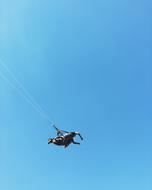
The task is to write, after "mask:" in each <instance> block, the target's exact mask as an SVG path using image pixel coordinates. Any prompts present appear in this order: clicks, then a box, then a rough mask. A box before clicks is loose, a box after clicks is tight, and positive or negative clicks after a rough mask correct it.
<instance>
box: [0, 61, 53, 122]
mask: <svg viewBox="0 0 152 190" xmlns="http://www.w3.org/2000/svg"><path fill="white" fill-rule="evenodd" d="M0 64H1V65H2V66H3V68H5V69H6V70H7V72H8V73H9V74H10V75H11V76H12V77H13V79H14V81H15V82H16V83H17V84H18V85H19V87H20V88H21V89H19V88H18V87H17V86H15V85H14V84H13V82H11V81H10V80H9V79H8V77H6V76H5V75H4V74H2V72H1V71H0V76H1V78H2V79H3V80H5V81H6V82H7V83H8V84H9V86H10V87H12V88H13V89H15V90H16V91H17V92H18V93H19V94H20V95H21V96H22V97H23V98H24V99H25V100H26V102H28V103H29V104H30V105H31V106H32V107H33V108H34V110H35V111H37V112H38V113H39V114H40V115H41V116H42V117H43V118H45V119H46V120H48V121H49V122H50V123H52V122H51V121H50V119H49V117H48V116H47V115H46V114H45V112H44V110H43V109H42V108H41V107H40V106H39V105H38V103H37V102H36V101H35V100H34V98H33V97H32V96H31V95H30V93H29V92H28V91H27V90H26V89H25V88H24V86H23V85H22V84H21V83H20V82H19V81H18V80H17V78H16V77H15V75H14V74H13V72H12V71H10V70H9V69H8V67H6V65H4V63H2V61H0Z"/></svg>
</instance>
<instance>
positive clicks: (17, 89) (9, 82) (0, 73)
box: [0, 71, 52, 124]
mask: <svg viewBox="0 0 152 190" xmlns="http://www.w3.org/2000/svg"><path fill="white" fill-rule="evenodd" d="M0 76H1V78H2V79H3V80H4V81H5V82H7V84H8V85H9V86H10V87H11V88H13V89H15V90H16V91H17V92H18V93H19V94H20V96H21V97H22V98H24V99H25V100H26V102H27V103H29V104H30V105H31V106H32V107H33V109H34V110H35V111H36V112H38V113H39V114H40V115H41V116H42V117H43V118H44V119H46V120H47V121H49V122H50V123H51V124H52V122H51V121H50V120H49V119H48V117H46V115H45V114H44V113H43V112H41V111H40V110H39V109H38V108H37V106H36V105H35V104H33V102H31V100H30V99H29V98H28V97H26V95H25V94H24V93H23V92H22V91H21V90H20V89H19V88H17V87H16V86H15V85H14V84H13V83H12V82H11V81H10V80H9V79H8V78H7V77H6V76H5V75H4V74H2V72H1V71H0Z"/></svg>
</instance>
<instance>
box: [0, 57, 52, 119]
mask: <svg viewBox="0 0 152 190" xmlns="http://www.w3.org/2000/svg"><path fill="white" fill-rule="evenodd" d="M0 64H1V65H2V67H3V68H4V69H5V70H6V71H7V72H8V73H9V74H10V75H11V77H12V78H13V80H14V81H15V82H16V83H17V84H18V86H19V87H20V88H21V90H22V91H23V93H24V94H25V96H26V97H27V98H28V99H29V100H30V101H31V102H32V103H33V104H35V107H37V109H39V112H41V113H42V114H43V115H45V117H46V118H47V120H49V121H50V119H49V117H48V115H47V114H46V112H45V111H44V110H43V109H42V107H41V106H40V105H39V104H38V103H37V101H36V100H35V99H34V98H33V97H32V95H31V94H30V93H29V91H28V90H27V89H25V87H24V86H23V84H22V83H21V82H20V81H19V80H18V79H17V78H16V76H15V74H14V73H13V72H12V71H11V70H10V69H9V68H8V67H7V66H6V64H5V63H4V62H3V61H2V60H0Z"/></svg>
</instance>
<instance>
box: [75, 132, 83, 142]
mask: <svg viewBox="0 0 152 190" xmlns="http://www.w3.org/2000/svg"><path fill="white" fill-rule="evenodd" d="M76 134H77V135H79V137H80V138H81V140H83V137H82V136H81V134H80V133H78V132H76Z"/></svg>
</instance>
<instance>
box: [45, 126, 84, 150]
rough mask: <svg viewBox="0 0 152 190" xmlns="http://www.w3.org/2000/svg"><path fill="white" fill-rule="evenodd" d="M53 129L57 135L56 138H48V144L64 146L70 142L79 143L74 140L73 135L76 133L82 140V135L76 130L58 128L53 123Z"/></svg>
mask: <svg viewBox="0 0 152 190" xmlns="http://www.w3.org/2000/svg"><path fill="white" fill-rule="evenodd" d="M53 127H54V128H55V130H56V131H57V137H56V138H49V139H48V144H50V143H53V144H55V145H58V146H64V147H65V148H66V147H67V146H69V145H70V144H71V143H73V144H78V145H80V143H79V142H75V141H74V137H75V136H76V135H79V137H80V138H81V140H83V137H82V136H81V135H80V133H78V132H67V131H63V130H60V129H58V128H57V127H56V126H55V125H53Z"/></svg>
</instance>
